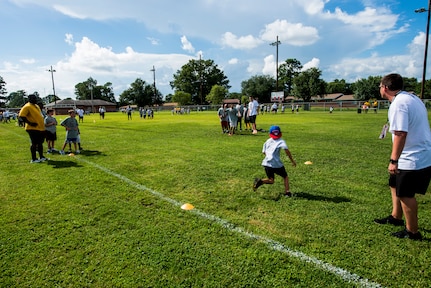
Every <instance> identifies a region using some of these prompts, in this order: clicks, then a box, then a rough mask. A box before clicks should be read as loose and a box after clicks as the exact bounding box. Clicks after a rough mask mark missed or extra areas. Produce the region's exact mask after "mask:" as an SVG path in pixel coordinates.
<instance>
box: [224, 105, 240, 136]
mask: <svg viewBox="0 0 431 288" xmlns="http://www.w3.org/2000/svg"><path fill="white" fill-rule="evenodd" d="M229 106H230V107H229V108H228V109H227V115H228V117H229V136H232V135H233V134H235V130H236V126H237V125H238V110H236V107H234V105H233V104H230V105H229Z"/></svg>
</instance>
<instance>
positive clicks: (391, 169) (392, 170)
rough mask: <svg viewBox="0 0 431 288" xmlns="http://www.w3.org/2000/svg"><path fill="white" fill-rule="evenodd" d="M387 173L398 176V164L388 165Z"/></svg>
mask: <svg viewBox="0 0 431 288" xmlns="http://www.w3.org/2000/svg"><path fill="white" fill-rule="evenodd" d="M388 172H389V173H390V174H398V173H399V172H400V171H399V170H398V164H392V163H389V166H388Z"/></svg>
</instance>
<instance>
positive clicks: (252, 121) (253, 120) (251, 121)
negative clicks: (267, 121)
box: [249, 115, 256, 123]
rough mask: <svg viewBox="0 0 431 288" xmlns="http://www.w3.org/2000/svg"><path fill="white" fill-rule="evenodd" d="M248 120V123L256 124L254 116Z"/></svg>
mask: <svg viewBox="0 0 431 288" xmlns="http://www.w3.org/2000/svg"><path fill="white" fill-rule="evenodd" d="M249 118H250V120H249V122H250V123H256V115H253V116H250V117H249Z"/></svg>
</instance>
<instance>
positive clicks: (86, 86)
mask: <svg viewBox="0 0 431 288" xmlns="http://www.w3.org/2000/svg"><path fill="white" fill-rule="evenodd" d="M75 95H76V100H90V99H91V98H93V99H100V90H99V89H97V80H95V79H93V78H91V77H90V78H88V79H87V80H86V81H84V82H81V83H78V84H76V85H75Z"/></svg>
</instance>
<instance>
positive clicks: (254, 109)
mask: <svg viewBox="0 0 431 288" xmlns="http://www.w3.org/2000/svg"><path fill="white" fill-rule="evenodd" d="M258 109H259V103H258V102H257V100H256V98H254V97H253V96H250V103H248V116H249V118H250V123H251V127H252V129H253V132H252V133H253V134H257V128H256V117H257V113H258Z"/></svg>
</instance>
